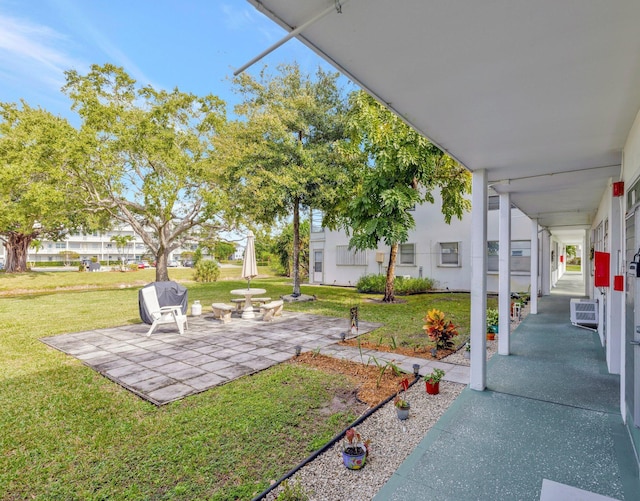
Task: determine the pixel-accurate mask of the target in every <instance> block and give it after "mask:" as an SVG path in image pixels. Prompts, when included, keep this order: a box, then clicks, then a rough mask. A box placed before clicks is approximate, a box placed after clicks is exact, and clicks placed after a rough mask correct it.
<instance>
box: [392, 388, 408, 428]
mask: <svg viewBox="0 0 640 501" xmlns="http://www.w3.org/2000/svg"><path fill="white" fill-rule="evenodd" d="M400 386H401V389H402V391H403V392H405V393H406V391H407V390H408V389H409V380H408V379H407V378H404V379H403V380H402V381H400ZM393 405H395V407H396V412H397V413H398V419H400V420H401V421H404V420H405V419H407V418H408V417H409V409H411V404H409V402H408V401H407V400H406V399H405V398H404V397H402V396H401V395H400V391H398V393H396V398H394V399H393Z"/></svg>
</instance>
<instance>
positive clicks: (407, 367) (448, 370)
mask: <svg viewBox="0 0 640 501" xmlns="http://www.w3.org/2000/svg"><path fill="white" fill-rule="evenodd" d="M320 353H321V354H322V355H327V356H329V357H333V358H339V359H342V360H350V361H352V362H358V363H363V364H367V363H369V364H373V363H374V362H373V360H372V359H373V358H375V359H376V360H377V361H378V362H380V363H382V364H386V363H387V362H392V363H394V364H395V365H397V366H398V367H400V369H402V371H403V372H407V373H409V374H413V365H414V364H418V365H419V366H420V370H419V374H420V375H421V376H424V375H425V374H428V373H430V372H431V371H432V370H433V369H435V368H438V369H442V370H444V371H445V376H444V377H443V378H442V379H443V380H444V381H451V382H453V383H462V384H469V367H468V366H465V365H456V364H451V363H447V362H442V361H436V360H429V359H425V358H419V357H407V356H404V355H398V354H397V353H388V352H385V351H374V350H365V349H363V350H362V353H360V350H359V349H358V348H354V347H352V346H343V345H339V344H332V345H330V346H326V347H324V348H322V349H321V350H320Z"/></svg>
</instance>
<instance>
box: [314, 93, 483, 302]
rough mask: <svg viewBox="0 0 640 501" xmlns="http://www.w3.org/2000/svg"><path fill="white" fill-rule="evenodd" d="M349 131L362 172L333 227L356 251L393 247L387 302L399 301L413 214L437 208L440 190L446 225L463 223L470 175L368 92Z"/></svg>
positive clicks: (355, 103)
mask: <svg viewBox="0 0 640 501" xmlns="http://www.w3.org/2000/svg"><path fill="white" fill-rule="evenodd" d="M348 131H349V136H350V141H349V142H347V143H345V144H346V149H347V150H348V151H349V152H350V157H351V158H352V159H359V161H357V162H356V163H359V165H360V169H358V170H357V171H355V172H357V174H356V176H355V178H354V182H353V183H351V184H350V185H345V187H346V188H347V191H346V192H345V195H344V197H343V200H344V204H338V205H337V206H336V207H337V210H336V211H334V212H333V213H329V214H328V215H327V222H328V224H330V225H331V226H335V225H341V226H342V227H343V228H344V229H345V230H346V231H347V233H348V234H349V235H350V236H351V238H350V241H349V245H350V246H351V247H352V248H356V249H376V248H377V247H378V245H379V243H380V242H381V241H382V242H384V243H385V245H388V246H389V247H390V256H389V263H388V267H387V277H386V285H385V293H384V298H383V301H385V302H393V301H394V300H395V294H394V277H395V264H396V257H397V254H398V246H399V244H401V243H404V242H406V241H407V240H408V238H409V230H411V229H413V228H414V227H415V220H414V218H413V215H412V209H413V208H414V207H416V206H417V205H420V204H424V203H433V202H434V196H433V192H434V191H435V190H439V192H440V195H441V198H442V214H443V216H444V219H445V221H446V222H447V223H449V222H450V221H451V218H452V217H453V216H456V217H458V218H462V215H463V213H464V212H465V211H467V210H469V208H470V202H469V200H468V199H467V198H465V194H466V193H469V191H470V188H471V179H470V175H469V173H468V172H467V171H466V170H465V169H464V168H463V167H462V166H460V165H459V164H458V163H457V162H456V161H454V160H453V159H452V158H451V157H449V156H448V155H446V154H444V153H443V152H442V151H441V150H440V149H438V148H437V147H436V146H435V145H434V144H432V143H431V142H430V141H429V140H427V139H426V138H425V137H423V136H421V135H420V134H418V133H417V132H416V131H415V130H414V129H412V128H411V127H409V126H408V125H407V124H406V123H405V122H404V121H403V120H402V119H400V118H399V117H398V116H396V115H394V114H393V113H391V112H390V111H389V110H388V109H387V108H385V107H384V106H382V105H381V104H380V103H378V102H377V101H376V100H375V99H373V98H372V97H371V96H370V95H369V94H367V93H366V92H364V91H356V92H354V93H352V94H351V96H350V110H349V119H348ZM340 212H341V215H338V216H337V215H336V214H340Z"/></svg>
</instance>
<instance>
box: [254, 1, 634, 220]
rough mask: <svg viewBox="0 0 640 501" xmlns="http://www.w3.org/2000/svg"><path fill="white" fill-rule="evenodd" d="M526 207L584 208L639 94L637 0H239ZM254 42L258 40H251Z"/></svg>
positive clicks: (575, 214)
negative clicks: (484, 171) (246, 0)
mask: <svg viewBox="0 0 640 501" xmlns="http://www.w3.org/2000/svg"><path fill="white" fill-rule="evenodd" d="M249 1H250V2H251V3H252V4H253V5H255V6H256V8H257V9H258V10H260V11H262V12H264V13H265V14H266V15H267V16H269V17H270V18H271V19H273V20H274V21H275V22H277V23H279V24H280V25H281V26H283V27H284V28H285V29H286V30H287V31H291V30H292V29H293V28H295V27H298V26H300V25H302V24H303V23H305V22H307V21H309V20H310V19H312V18H313V17H314V16H316V15H317V14H319V13H320V12H322V11H323V10H324V9H327V8H330V7H331V6H333V5H334V4H335V5H339V6H340V9H339V10H341V12H340V13H338V12H337V9H336V10H332V11H331V12H330V13H329V14H328V15H326V16H324V17H322V18H321V19H319V20H318V21H316V22H314V23H313V24H311V25H310V26H309V27H306V28H305V29H304V30H303V31H302V32H301V35H300V36H299V37H298V38H299V39H300V40H301V41H302V42H303V43H305V44H306V45H308V46H309V47H310V48H311V49H312V50H314V51H315V52H317V53H318V54H319V55H320V56H322V57H323V58H325V59H326V60H327V61H329V62H330V63H331V64H333V65H334V66H335V67H336V68H337V69H339V70H340V71H341V72H343V73H344V74H345V75H347V76H348V77H350V78H351V79H352V80H353V81H354V82H356V83H357V84H358V85H360V86H361V87H363V88H365V89H366V90H367V91H369V92H370V93H371V94H373V95H374V96H375V97H376V98H377V99H379V100H380V101H381V102H383V103H385V104H386V105H387V106H388V107H389V108H390V109H392V110H393V111H395V113H397V114H398V115H400V116H402V117H403V118H404V119H405V120H406V121H407V122H408V123H409V124H411V125H412V126H413V127H415V128H416V129H417V130H418V131H420V132H421V133H423V134H424V135H425V136H427V137H428V138H429V139H431V140H432V141H433V142H434V143H436V144H438V145H439V146H440V147H441V148H442V149H443V150H445V151H447V152H449V153H450V154H451V155H452V156H453V157H455V158H456V159H457V160H458V161H460V162H461V163H462V164H464V165H465V166H466V167H467V168H468V169H469V170H471V171H474V170H477V169H483V168H485V169H487V170H488V174H489V180H490V183H491V184H492V185H493V189H494V190H495V191H496V192H498V193H500V192H504V191H509V192H510V193H511V196H512V202H513V203H514V204H515V205H516V206H518V207H519V208H520V209H521V210H523V212H525V213H526V214H527V215H529V216H532V217H538V218H539V220H540V224H542V225H543V226H546V227H549V228H553V227H557V229H558V230H560V229H564V230H570V229H572V228H574V229H579V228H584V227H585V226H587V225H589V224H590V223H591V222H592V219H593V216H594V214H595V212H596V209H597V207H598V203H599V201H600V199H601V197H602V194H603V193H604V191H605V189H608V183H609V182H610V181H611V178H613V180H618V179H619V177H620V164H621V152H622V148H623V146H624V143H625V140H626V138H627V134H628V132H629V130H630V128H631V125H632V123H633V121H634V118H635V116H636V113H637V112H638V109H639V108H640V29H639V27H638V26H639V23H640V1H638V0H612V1H602V0H562V1H558V0H536V1H530V0H486V1H482V2H478V1H473V0H447V1H442V0H402V1H394V0H346V1H345V0H342V2H340V3H338V2H336V1H335V0H321V1H320V0H249ZM259 49H261V48H259V47H256V51H258V50H259Z"/></svg>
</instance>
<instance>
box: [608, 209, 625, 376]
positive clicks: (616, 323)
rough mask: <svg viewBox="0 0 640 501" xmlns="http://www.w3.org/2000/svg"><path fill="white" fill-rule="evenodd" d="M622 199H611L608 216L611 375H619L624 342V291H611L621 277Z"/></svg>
mask: <svg viewBox="0 0 640 501" xmlns="http://www.w3.org/2000/svg"><path fill="white" fill-rule="evenodd" d="M623 199H624V198H623V197H622V198H620V197H614V196H612V197H611V209H610V216H609V238H610V239H611V241H610V244H609V248H610V249H611V264H610V266H611V268H610V276H611V286H610V288H609V297H608V301H607V312H606V315H607V345H606V350H607V366H608V367H609V372H610V373H611V374H620V371H621V370H622V360H621V359H620V351H621V346H620V345H621V344H622V343H623V342H624V336H625V331H624V322H623V321H622V319H623V318H624V314H623V311H624V309H623V308H624V300H625V295H624V291H615V290H613V280H614V277H615V276H616V275H622V255H623V254H622V249H623V247H622V222H623V221H624V215H623V211H622V207H621V205H622V200H623Z"/></svg>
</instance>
